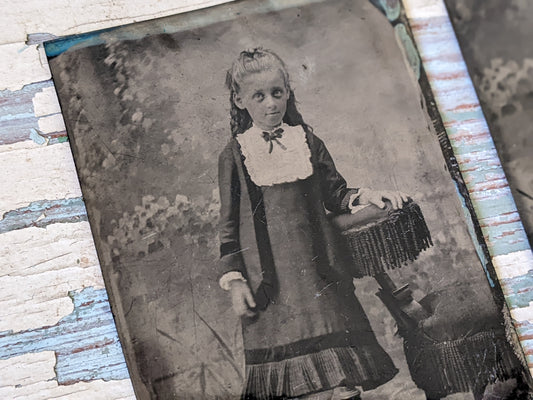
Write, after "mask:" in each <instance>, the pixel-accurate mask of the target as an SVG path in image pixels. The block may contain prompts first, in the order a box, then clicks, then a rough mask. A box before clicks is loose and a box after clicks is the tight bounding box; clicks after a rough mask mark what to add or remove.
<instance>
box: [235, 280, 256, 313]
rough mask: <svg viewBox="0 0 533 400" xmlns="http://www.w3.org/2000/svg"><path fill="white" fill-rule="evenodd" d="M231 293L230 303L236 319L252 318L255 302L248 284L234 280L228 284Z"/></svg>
mask: <svg viewBox="0 0 533 400" xmlns="http://www.w3.org/2000/svg"><path fill="white" fill-rule="evenodd" d="M229 287H230V292H231V303H232V305H233V311H234V312H235V314H237V316H238V317H253V316H254V315H255V312H254V311H252V308H255V300H254V296H253V295H252V291H251V290H250V287H249V286H248V283H246V282H244V281H241V280H239V279H235V280H232V281H230V283H229Z"/></svg>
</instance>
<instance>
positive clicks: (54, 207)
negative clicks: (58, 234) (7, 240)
mask: <svg viewBox="0 0 533 400" xmlns="http://www.w3.org/2000/svg"><path fill="white" fill-rule="evenodd" d="M80 221H87V211H86V209H85V204H84V203H83V199H82V198H81V197H76V198H73V199H61V200H41V201H35V202H33V203H31V204H30V205H29V206H27V207H22V208H19V209H16V210H12V211H8V212H6V213H5V214H4V215H3V218H2V219H1V220H0V233H4V232H9V231H13V230H16V229H24V228H28V227H31V226H36V227H39V228H43V227H45V226H47V225H50V224H56V223H68V222H70V223H72V222H80Z"/></svg>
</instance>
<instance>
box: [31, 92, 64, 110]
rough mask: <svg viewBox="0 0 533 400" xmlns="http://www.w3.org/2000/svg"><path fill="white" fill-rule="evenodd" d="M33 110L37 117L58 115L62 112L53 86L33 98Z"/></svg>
mask: <svg viewBox="0 0 533 400" xmlns="http://www.w3.org/2000/svg"><path fill="white" fill-rule="evenodd" d="M32 101H33V110H34V113H35V116H36V117H44V116H47V115H52V114H57V113H60V112H61V107H60V106H59V99H58V98H57V93H56V90H55V88H54V87H53V86H50V87H46V88H44V89H43V90H41V91H40V92H37V93H35V96H33V99H32Z"/></svg>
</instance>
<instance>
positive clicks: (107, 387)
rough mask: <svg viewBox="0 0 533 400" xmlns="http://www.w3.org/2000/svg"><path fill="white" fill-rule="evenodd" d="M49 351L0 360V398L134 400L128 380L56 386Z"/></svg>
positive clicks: (19, 399) (10, 399) (51, 357)
mask: <svg viewBox="0 0 533 400" xmlns="http://www.w3.org/2000/svg"><path fill="white" fill-rule="evenodd" d="M55 362H56V359H55V355H54V352H53V351H43V352H42V353H30V354H25V355H23V356H19V357H13V358H10V359H8V360H0V371H2V379H0V398H1V399H9V400H22V399H24V400H54V399H62V400H66V399H68V400H81V399H84V400H85V399H91V400H135V395H134V393H133V388H132V386H131V382H130V381H129V380H120V381H109V382H104V381H102V380H97V381H92V382H80V383H76V384H73V385H62V386H60V385H58V384H57V380H56V379H55V378H56V376H55V373H54V366H55Z"/></svg>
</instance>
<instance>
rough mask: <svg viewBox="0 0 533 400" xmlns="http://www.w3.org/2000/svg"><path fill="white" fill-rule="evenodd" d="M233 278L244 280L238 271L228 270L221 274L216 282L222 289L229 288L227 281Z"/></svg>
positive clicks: (233, 279)
mask: <svg viewBox="0 0 533 400" xmlns="http://www.w3.org/2000/svg"><path fill="white" fill-rule="evenodd" d="M235 280H239V281H243V282H246V279H244V276H242V274H241V273H240V272H239V271H230V272H226V273H225V274H224V275H222V277H221V278H220V279H219V281H218V284H219V285H220V287H221V288H222V289H224V290H229V283H230V282H231V281H235Z"/></svg>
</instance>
